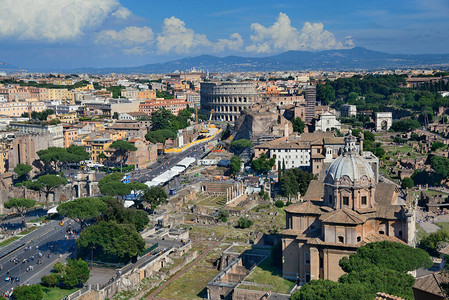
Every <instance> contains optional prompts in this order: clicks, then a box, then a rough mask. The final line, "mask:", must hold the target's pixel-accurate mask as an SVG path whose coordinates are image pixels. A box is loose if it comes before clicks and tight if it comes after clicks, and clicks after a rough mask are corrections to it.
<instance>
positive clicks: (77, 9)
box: [0, 0, 449, 69]
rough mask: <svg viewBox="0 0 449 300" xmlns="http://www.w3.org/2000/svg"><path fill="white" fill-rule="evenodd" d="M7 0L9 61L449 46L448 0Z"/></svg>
mask: <svg viewBox="0 0 449 300" xmlns="http://www.w3.org/2000/svg"><path fill="white" fill-rule="evenodd" d="M0 7H2V9H1V10H0V63H6V66H4V67H6V68H7V66H11V68H12V67H21V68H24V69H27V68H30V69H31V68H61V69H69V68H82V67H122V66H138V65H144V64H148V63H160V62H165V61H168V60H173V59H178V58H183V57H192V56H197V55H202V54H209V55H216V56H220V57H223V56H227V55H239V56H250V57H254V56H270V55H274V54H278V53H282V52H285V51H288V50H304V51H320V50H329V49H349V48H352V47H365V48H368V49H370V50H377V51H384V52H388V53H404V54H421V53H449V30H448V29H449V0H407V1H404V0H394V1H392V0H370V1H359V0H357V1H355V0H351V1H349V0H338V1H336V0H315V1H310V0H290V1H283V0H276V1H272V0H257V1H253V0H220V1H216V0H208V1H198V0H189V1H179V0H168V1H154V0H0Z"/></svg>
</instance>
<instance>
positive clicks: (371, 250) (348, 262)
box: [291, 241, 433, 300]
mask: <svg viewBox="0 0 449 300" xmlns="http://www.w3.org/2000/svg"><path fill="white" fill-rule="evenodd" d="M432 264H433V263H432V261H431V259H430V256H429V255H428V254H427V253H426V252H425V251H423V250H421V249H415V248H412V247H409V246H407V245H404V244H400V243H393V242H386V241H383V242H376V243H369V244H367V245H364V246H362V247H360V248H358V249H357V253H356V254H351V255H350V256H349V257H343V258H342V259H341V260H340V267H341V268H342V269H343V271H345V272H347V274H344V275H342V276H341V277H340V278H339V279H338V282H332V281H329V280H312V281H310V282H308V283H307V284H306V285H304V286H303V287H302V288H301V289H300V290H299V291H298V292H296V293H294V294H293V295H292V297H291V299H301V300H309V299H316V300H321V299H322V300H325V299H341V300H344V299H360V300H362V299H374V298H375V296H376V293H377V292H385V293H387V294H390V295H394V296H399V297H402V298H405V299H410V300H412V299H414V297H413V291H412V286H413V284H414V283H415V280H414V278H413V276H411V275H410V274H408V273H406V272H407V271H412V270H416V269H418V268H421V267H424V268H428V267H430V266H431V265H432Z"/></svg>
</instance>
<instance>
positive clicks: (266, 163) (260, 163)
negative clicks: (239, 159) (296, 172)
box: [251, 153, 276, 173]
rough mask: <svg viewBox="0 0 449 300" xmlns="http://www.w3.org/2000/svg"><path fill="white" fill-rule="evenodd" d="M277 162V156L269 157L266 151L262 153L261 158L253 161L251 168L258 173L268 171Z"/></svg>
mask: <svg viewBox="0 0 449 300" xmlns="http://www.w3.org/2000/svg"><path fill="white" fill-rule="evenodd" d="M275 164H276V159H275V158H273V157H272V158H268V157H267V155H266V154H265V153H262V154H261V155H260V157H259V158H257V159H253V160H252V161H251V168H252V169H253V170H254V171H256V172H257V173H267V172H268V171H270V170H271V169H272V168H273V167H274V165H275Z"/></svg>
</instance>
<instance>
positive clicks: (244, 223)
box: [238, 217, 254, 228]
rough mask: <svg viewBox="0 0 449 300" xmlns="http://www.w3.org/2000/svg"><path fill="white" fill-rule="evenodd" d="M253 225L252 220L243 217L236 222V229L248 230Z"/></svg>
mask: <svg viewBox="0 0 449 300" xmlns="http://www.w3.org/2000/svg"><path fill="white" fill-rule="evenodd" d="M253 223H254V222H253V221H252V220H250V219H248V218H245V217H241V218H240V219H239V222H238V227H240V228H249V227H251V225H253Z"/></svg>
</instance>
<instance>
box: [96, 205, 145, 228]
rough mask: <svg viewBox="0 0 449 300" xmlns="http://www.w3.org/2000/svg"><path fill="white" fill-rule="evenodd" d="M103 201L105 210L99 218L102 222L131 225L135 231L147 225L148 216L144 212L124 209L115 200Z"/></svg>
mask: <svg viewBox="0 0 449 300" xmlns="http://www.w3.org/2000/svg"><path fill="white" fill-rule="evenodd" d="M105 201H106V204H107V208H106V210H105V211H104V213H103V214H102V217H101V218H102V219H103V220H104V221H115V222H117V223H119V224H132V225H134V227H135V228H136V230H137V231H140V230H142V229H144V228H145V226H147V225H148V223H149V219H148V214H147V213H146V212H145V211H143V210H137V209H135V208H125V207H124V206H123V203H122V202H121V201H118V200H117V199H115V198H109V199H107V200H105Z"/></svg>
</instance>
